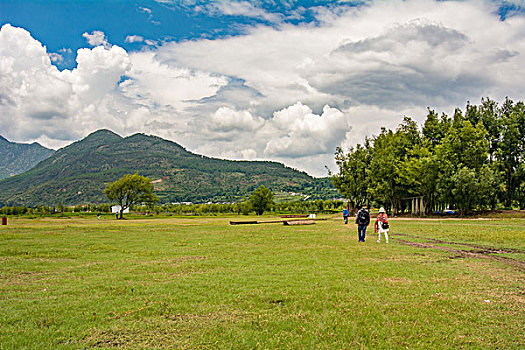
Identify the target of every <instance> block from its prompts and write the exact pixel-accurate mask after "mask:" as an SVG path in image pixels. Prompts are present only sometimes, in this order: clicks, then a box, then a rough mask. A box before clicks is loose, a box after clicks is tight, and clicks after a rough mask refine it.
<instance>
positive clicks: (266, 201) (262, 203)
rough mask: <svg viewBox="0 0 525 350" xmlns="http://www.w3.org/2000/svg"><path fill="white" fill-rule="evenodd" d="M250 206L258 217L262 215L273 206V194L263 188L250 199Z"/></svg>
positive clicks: (256, 191) (257, 190)
mask: <svg viewBox="0 0 525 350" xmlns="http://www.w3.org/2000/svg"><path fill="white" fill-rule="evenodd" d="M250 204H251V205H252V208H253V210H255V213H256V214H257V215H262V214H263V213H264V211H265V210H269V209H270V208H271V206H272V204H273V193H272V191H270V190H269V189H268V188H266V187H264V185H263V186H261V187H259V188H258V189H256V190H255V191H254V192H253V194H252V196H251V197H250Z"/></svg>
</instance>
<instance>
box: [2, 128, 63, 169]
mask: <svg viewBox="0 0 525 350" xmlns="http://www.w3.org/2000/svg"><path fill="white" fill-rule="evenodd" d="M54 153H55V151H54V150H52V149H49V148H45V147H44V146H41V145H40V144H38V143H36V142H35V143H32V144H25V143H15V142H9V141H8V140H7V139H5V138H4V137H2V136H0V179H5V178H7V177H10V176H14V175H17V174H21V173H23V172H25V171H27V170H29V169H31V168H33V167H34V166H35V165H37V164H38V163H39V162H41V161H42V160H44V159H46V158H48V157H50V156H51V155H53V154H54Z"/></svg>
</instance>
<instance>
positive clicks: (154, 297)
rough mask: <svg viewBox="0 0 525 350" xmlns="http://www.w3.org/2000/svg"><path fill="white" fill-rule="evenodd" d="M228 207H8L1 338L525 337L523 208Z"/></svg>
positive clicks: (382, 343)
mask: <svg viewBox="0 0 525 350" xmlns="http://www.w3.org/2000/svg"><path fill="white" fill-rule="evenodd" d="M238 219H239V218H238V217H235V220H238ZM241 219H246V220H250V219H252V220H253V219H254V218H249V217H241ZM265 219H268V220H271V219H272V218H269V217H268V218H265ZM228 221H229V218H207V217H198V218H194V217H192V218H154V219H148V218H134V219H131V220H123V221H117V220H114V218H113V217H112V216H107V217H103V218H102V220H100V221H97V220H96V218H79V217H76V218H37V219H29V218H16V219H10V221H9V225H8V226H0V262H1V267H0V310H2V312H0V349H24V348H27V349H79V348H116V347H121V348H131V349H154V348H159V349H181V348H182V349H185V348H188V349H195V348H198V349H216V348H221V349H247V348H249V349H253V348H261V349H272V348H280V349H304V348H312V349H350V348H357V349H359V348H374V349H392V348H410V349H427V348H437V349H441V348H443V349H449V348H489V349H495V348H499V349H523V348H525V340H524V337H523V334H524V331H525V328H524V325H525V312H524V310H525V288H524V286H525V267H524V263H525V254H524V253H525V220H523V219H514V220H512V219H495V220H406V219H398V220H395V219H394V220H393V221H392V223H391V231H392V232H391V233H392V234H391V240H390V244H388V245H386V244H383V243H382V244H377V242H376V240H377V236H371V235H370V233H369V234H368V235H367V236H368V237H367V241H366V243H365V244H358V242H357V233H356V229H355V225H353V224H349V225H344V224H343V223H342V220H340V219H339V218H337V219H336V218H329V220H326V221H318V222H317V223H316V224H315V225H309V226H306V225H305V226H284V225H279V224H265V225H240V226H230V225H229V224H228ZM457 243H460V244H457Z"/></svg>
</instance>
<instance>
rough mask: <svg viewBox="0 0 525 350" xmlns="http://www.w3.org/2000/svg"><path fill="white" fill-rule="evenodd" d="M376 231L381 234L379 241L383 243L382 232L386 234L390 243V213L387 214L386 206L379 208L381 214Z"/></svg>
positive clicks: (386, 238)
mask: <svg viewBox="0 0 525 350" xmlns="http://www.w3.org/2000/svg"><path fill="white" fill-rule="evenodd" d="M374 228H375V231H376V233H378V234H379V238H378V239H377V243H381V233H382V234H384V235H385V240H386V243H388V230H389V228H390V225H389V224H388V215H386V212H385V208H383V207H381V209H379V214H378V215H377V219H376V222H375V225H374Z"/></svg>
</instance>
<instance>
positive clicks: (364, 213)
mask: <svg viewBox="0 0 525 350" xmlns="http://www.w3.org/2000/svg"><path fill="white" fill-rule="evenodd" d="M355 223H356V224H357V238H358V239H359V242H363V243H364V242H365V235H366V227H367V226H368V224H370V213H369V212H368V209H367V208H366V204H364V205H363V206H362V207H361V209H359V211H358V212H357V215H356V218H355Z"/></svg>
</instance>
